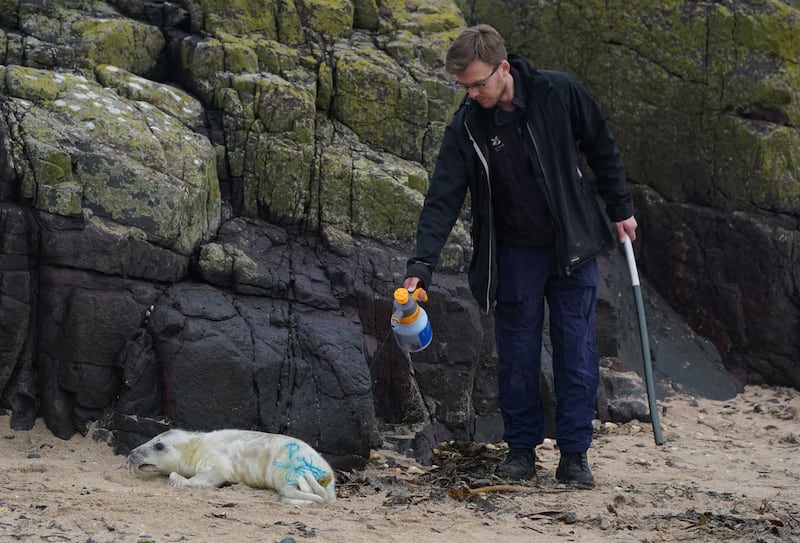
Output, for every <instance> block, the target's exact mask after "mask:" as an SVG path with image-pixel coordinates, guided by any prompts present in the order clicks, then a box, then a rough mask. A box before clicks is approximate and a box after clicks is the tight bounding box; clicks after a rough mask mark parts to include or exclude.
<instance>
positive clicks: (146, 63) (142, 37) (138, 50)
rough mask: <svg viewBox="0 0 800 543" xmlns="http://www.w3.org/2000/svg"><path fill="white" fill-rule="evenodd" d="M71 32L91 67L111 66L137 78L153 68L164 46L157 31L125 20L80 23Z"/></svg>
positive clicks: (77, 22)
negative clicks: (80, 41) (80, 42)
mask: <svg viewBox="0 0 800 543" xmlns="http://www.w3.org/2000/svg"><path fill="white" fill-rule="evenodd" d="M73 29H74V30H75V32H76V33H78V34H79V35H80V37H81V38H82V39H83V40H84V43H83V44H82V45H81V48H82V49H84V53H85V58H86V60H87V61H88V62H89V64H90V65H91V66H97V65H99V64H112V65H114V66H117V67H119V68H122V69H125V70H128V71H129V72H133V73H136V74H139V75H144V74H147V73H148V72H150V71H151V70H152V69H153V67H155V65H156V63H157V61H158V56H159V54H160V53H161V50H162V49H163V48H164V44H165V42H164V36H163V35H162V33H161V31H160V30H159V29H158V28H157V27H154V26H150V25H145V24H143V23H139V22H136V21H132V20H128V19H79V20H77V21H75V23H74V24H73Z"/></svg>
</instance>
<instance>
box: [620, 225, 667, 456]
mask: <svg viewBox="0 0 800 543" xmlns="http://www.w3.org/2000/svg"><path fill="white" fill-rule="evenodd" d="M622 245H623V247H624V248H625V259H626V260H627V261H628V271H630V274H631V286H632V287H633V297H634V299H635V300H636V315H637V317H638V318H639V337H640V338H641V343H642V362H643V364H644V382H645V384H646V385H647V401H648V404H649V405H650V422H651V423H652V424H653V437H654V438H655V440H656V445H663V444H664V438H663V437H662V435H661V423H660V421H659V418H658V406H657V405H656V390H655V384H654V381H653V363H652V361H651V359H650V341H649V340H648V338H647V321H646V320H645V318H644V301H643V300H642V287H641V285H640V284H639V272H638V270H637V269H636V258H635V257H634V255H633V244H632V243H631V240H630V238H629V237H628V236H627V234H626V235H625V241H624V242H623V244H622Z"/></svg>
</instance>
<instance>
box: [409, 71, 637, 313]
mask: <svg viewBox="0 0 800 543" xmlns="http://www.w3.org/2000/svg"><path fill="white" fill-rule="evenodd" d="M508 60H509V62H510V63H511V64H512V65H513V66H514V67H515V68H516V69H517V70H518V71H519V72H520V73H521V74H522V77H523V86H524V88H525V91H526V94H527V96H526V98H525V101H526V104H527V114H528V119H527V132H528V135H529V137H530V138H531V147H532V148H533V149H535V151H536V152H535V153H534V154H535V155H536V156H533V157H532V159H534V160H538V161H539V163H540V166H541V169H542V171H543V172H544V179H543V183H544V187H543V190H544V193H545V195H546V197H547V201H548V205H549V206H550V211H551V213H552V216H553V220H554V222H555V225H554V226H555V231H556V245H555V250H556V260H557V264H558V270H557V271H558V273H559V274H561V275H568V274H569V273H571V271H572V270H574V269H575V268H576V267H577V266H579V265H580V264H582V263H583V262H585V261H587V260H589V259H592V258H594V257H596V256H598V255H600V254H603V253H607V252H608V251H610V250H611V249H612V248H613V247H614V246H615V244H616V238H615V236H614V235H613V234H612V233H611V231H610V230H609V226H608V223H607V221H606V218H605V217H604V216H603V213H602V211H601V210H600V207H599V206H598V204H597V199H596V197H595V194H594V191H593V190H591V188H590V187H589V186H587V184H586V182H585V180H584V179H583V176H582V174H581V171H580V168H579V151H580V152H581V153H583V154H584V155H585V157H586V160H587V162H588V164H589V166H590V167H591V169H592V171H593V172H594V174H595V176H596V177H597V190H598V192H599V194H600V196H601V198H602V199H603V200H604V201H605V203H606V215H607V216H608V218H609V219H610V220H611V221H612V222H619V221H622V220H624V219H627V218H628V217H631V216H632V215H633V204H632V200H631V193H630V189H629V187H628V185H627V183H626V181H625V168H624V166H623V163H622V156H621V154H620V151H619V148H618V147H617V144H616V142H615V141H614V138H613V136H612V135H611V131H610V130H609V128H608V125H607V124H606V120H605V117H604V116H603V114H602V112H601V111H600V108H599V107H598V105H597V103H596V102H595V101H594V99H593V98H592V97H591V96H590V95H589V93H588V92H587V91H586V90H585V89H584V88H583V87H582V86H581V85H580V84H579V83H578V82H577V81H575V79H573V78H572V77H571V76H570V75H568V74H566V73H563V72H553V71H543V70H542V71H537V70H534V69H533V68H531V66H530V65H529V64H528V62H527V61H526V60H525V59H523V58H522V57H519V56H516V55H509V57H508ZM480 107H481V106H480V105H478V104H477V103H475V102H474V101H473V100H471V99H470V98H469V97H466V98H465V99H464V102H463V103H462V105H461V107H460V108H459V110H458V111H457V112H456V114H455V115H454V117H453V119H452V120H451V121H450V123H449V124H448V125H447V128H446V129H445V134H444V138H443V139H442V145H441V147H440V149H439V156H438V158H437V160H436V165H435V168H434V172H433V175H432V176H431V180H430V186H429V188H428V192H427V194H426V195H425V203H424V205H423V208H422V212H421V214H420V217H419V223H418V226H417V255H416V256H415V257H414V258H412V259H410V260H409V261H408V269H407V273H406V276H407V277H412V276H413V277H419V278H421V279H422V281H423V283H424V284H425V285H426V286H429V285H430V282H431V276H432V274H433V271H434V269H435V268H436V265H437V262H438V260H439V254H440V253H441V250H442V247H444V244H445V242H446V241H447V238H448V236H449V235H450V231H451V229H452V228H453V225H454V224H455V222H456V220H457V219H458V216H459V213H460V211H461V206H462V205H463V203H464V200H465V198H466V194H467V190H469V192H470V196H471V202H472V228H471V231H470V233H471V236H472V243H473V255H472V261H471V262H470V266H469V272H468V274H469V284H470V288H471V290H472V294H473V296H475V299H476V300H477V301H478V304H479V305H480V306H481V308H482V309H483V310H484V311H485V312H488V311H489V310H490V308H491V307H492V304H493V303H494V300H495V294H496V292H497V262H496V258H495V236H494V221H493V217H492V203H491V199H492V185H491V179H489V168H488V162H487V159H486V157H487V156H488V146H487V141H486V137H485V136H484V135H483V129H482V127H481V123H480V122H479V117H480V115H479V114H478V113H479V112H478V109H479V108H480Z"/></svg>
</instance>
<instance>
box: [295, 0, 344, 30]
mask: <svg viewBox="0 0 800 543" xmlns="http://www.w3.org/2000/svg"><path fill="white" fill-rule="evenodd" d="M295 4H296V5H297V9H298V12H299V14H300V19H301V20H302V21H303V25H304V26H305V27H307V28H309V29H310V30H312V31H314V32H317V33H319V34H321V35H323V36H326V37H328V38H336V37H344V36H348V35H349V34H350V32H352V30H353V15H354V8H353V3H352V2H350V0H295Z"/></svg>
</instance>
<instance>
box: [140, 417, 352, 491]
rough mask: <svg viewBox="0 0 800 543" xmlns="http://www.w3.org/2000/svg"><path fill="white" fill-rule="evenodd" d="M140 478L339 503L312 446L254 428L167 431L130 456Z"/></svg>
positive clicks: (324, 463) (328, 474) (329, 471)
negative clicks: (157, 475)
mask: <svg viewBox="0 0 800 543" xmlns="http://www.w3.org/2000/svg"><path fill="white" fill-rule="evenodd" d="M128 467H129V469H130V470H131V471H132V472H134V473H136V474H137V475H141V474H147V473H160V474H165V475H166V474H169V484H170V485H171V486H176V487H177V486H188V487H195V488H212V487H219V486H222V485H226V484H234V483H244V484H246V485H248V486H251V487H254V488H271V489H273V490H276V491H278V497H279V499H280V501H282V502H285V503H290V504H293V505H305V504H308V503H311V502H317V503H333V502H334V501H335V500H336V489H335V484H336V483H335V480H334V475H333V469H331V467H330V465H329V464H328V462H327V461H325V459H324V458H322V456H321V455H320V454H319V453H318V452H317V451H315V450H314V449H313V448H312V447H311V446H310V445H309V444H308V443H306V442H304V441H302V440H300V439H297V438H293V437H289V436H286V435H283V434H268V433H265V432H254V431H249V430H216V431H213V432H189V431H186V430H177V429H172V430H167V431H166V432H164V433H162V434H159V435H157V436H156V437H154V438H153V439H151V440H150V441H148V442H147V443H144V444H142V445H139V446H138V447H136V448H135V449H133V450H132V451H131V452H130V453H128Z"/></svg>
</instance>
